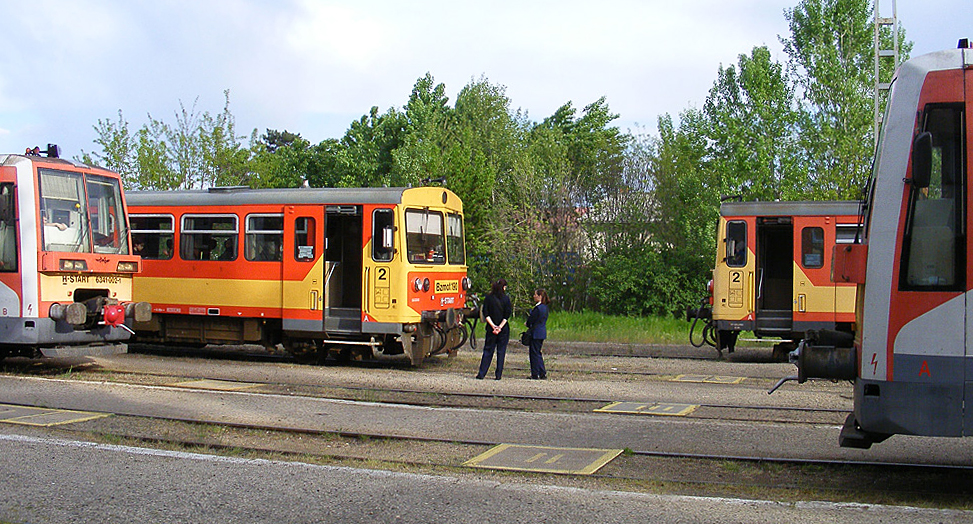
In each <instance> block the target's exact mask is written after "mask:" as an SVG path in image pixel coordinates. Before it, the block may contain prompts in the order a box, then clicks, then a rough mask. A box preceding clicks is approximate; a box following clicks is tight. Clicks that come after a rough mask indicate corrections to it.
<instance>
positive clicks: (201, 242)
mask: <svg viewBox="0 0 973 524" xmlns="http://www.w3.org/2000/svg"><path fill="white" fill-rule="evenodd" d="M195 220H200V221H210V223H209V224H208V225H211V226H212V225H216V224H218V223H221V222H220V221H221V220H229V221H230V222H229V223H230V224H232V229H218V228H202V227H199V226H204V225H207V224H206V223H205V222H203V223H201V224H199V226H197V225H196V224H192V226H193V227H189V226H188V225H187V224H189V222H190V221H195ZM239 220H240V219H239V217H237V216H236V215H234V214H232V213H192V214H185V215H182V216H181V217H180V220H179V223H180V230H179V258H181V259H182V260H187V261H224V262H228V261H233V260H236V259H237V252H238V246H239V243H240V240H239V236H240V224H239ZM221 242H222V244H221ZM227 248H229V249H230V251H229V252H228V251H227Z"/></svg>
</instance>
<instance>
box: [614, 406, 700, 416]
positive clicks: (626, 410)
mask: <svg viewBox="0 0 973 524" xmlns="http://www.w3.org/2000/svg"><path fill="white" fill-rule="evenodd" d="M698 407H699V404H674V403H664V402H612V403H611V404H608V405H607V406H605V407H603V408H598V409H595V411H597V412H599V413H622V414H625V415H663V416H670V417H685V416H686V415H688V414H690V413H692V412H693V411H696V408H698Z"/></svg>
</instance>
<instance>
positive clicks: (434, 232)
mask: <svg viewBox="0 0 973 524" xmlns="http://www.w3.org/2000/svg"><path fill="white" fill-rule="evenodd" d="M445 245H446V242H445V241H444V239H443V214H442V213H439V212H437V211H429V210H428V209H426V210H422V209H409V210H407V211H406V212H405V246H406V251H407V252H408V256H409V262H412V263H418V264H445V263H446V251H445V249H444V246H445Z"/></svg>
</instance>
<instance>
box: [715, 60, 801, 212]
mask: <svg viewBox="0 0 973 524" xmlns="http://www.w3.org/2000/svg"><path fill="white" fill-rule="evenodd" d="M703 114H704V115H705V117H706V123H707V135H708V137H709V139H710V144H711V146H710V160H711V163H710V167H711V168H712V169H713V170H714V171H715V173H716V174H717V175H718V176H719V177H720V183H721V185H722V186H723V190H724V191H726V192H728V193H741V192H742V193H744V194H745V195H744V196H745V197H747V198H749V199H757V200H780V199H795V198H801V197H807V196H808V195H809V192H810V185H811V184H810V183H809V181H808V168H807V165H806V163H804V162H803V161H802V160H803V158H804V155H802V154H801V151H800V144H799V139H798V133H799V130H800V123H801V119H802V118H804V116H805V115H804V113H802V111H801V108H800V107H799V106H798V102H797V99H796V95H795V88H794V86H793V84H792V82H791V81H790V80H789V79H788V78H787V76H786V74H785V69H784V66H783V65H781V64H780V63H778V62H775V61H773V60H772V59H771V56H770V50H769V49H767V47H765V46H761V47H755V48H753V50H752V51H751V54H750V55H740V56H739V61H738V64H737V66H733V65H730V66H727V67H723V66H720V69H719V72H718V73H717V79H716V82H715V83H714V85H713V87H712V89H710V92H709V96H708V97H707V98H706V102H705V104H704V105H703Z"/></svg>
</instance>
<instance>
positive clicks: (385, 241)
mask: <svg viewBox="0 0 973 524" xmlns="http://www.w3.org/2000/svg"><path fill="white" fill-rule="evenodd" d="M394 216H395V215H393V213H392V210H391V209H376V210H375V211H374V212H373V213H372V259H373V260H375V261H376V262H391V261H392V257H393V256H394V255H395V220H394Z"/></svg>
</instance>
